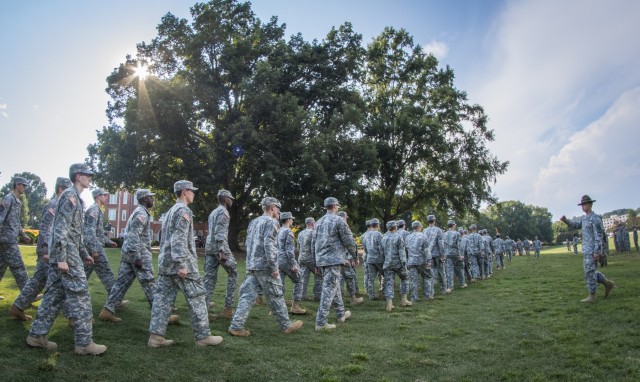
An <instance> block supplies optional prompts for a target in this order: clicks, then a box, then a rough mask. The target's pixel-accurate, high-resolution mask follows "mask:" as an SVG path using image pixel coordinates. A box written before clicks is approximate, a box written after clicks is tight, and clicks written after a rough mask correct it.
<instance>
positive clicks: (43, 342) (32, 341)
mask: <svg viewBox="0 0 640 382" xmlns="http://www.w3.org/2000/svg"><path fill="white" fill-rule="evenodd" d="M27 345H29V346H31V347H34V348H43V349H47V350H56V349H57V348H58V344H56V343H55V342H51V341H49V340H47V337H46V336H42V337H32V336H28V337H27Z"/></svg>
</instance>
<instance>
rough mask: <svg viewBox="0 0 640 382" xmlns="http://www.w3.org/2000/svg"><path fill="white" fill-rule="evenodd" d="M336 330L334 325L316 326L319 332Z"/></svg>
mask: <svg viewBox="0 0 640 382" xmlns="http://www.w3.org/2000/svg"><path fill="white" fill-rule="evenodd" d="M335 328H336V324H326V325H323V326H318V325H316V330H317V331H321V330H332V329H335Z"/></svg>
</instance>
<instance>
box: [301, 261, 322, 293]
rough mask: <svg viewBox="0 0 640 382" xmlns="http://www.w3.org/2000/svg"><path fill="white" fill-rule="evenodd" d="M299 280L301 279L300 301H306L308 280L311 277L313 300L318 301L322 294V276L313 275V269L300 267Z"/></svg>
mask: <svg viewBox="0 0 640 382" xmlns="http://www.w3.org/2000/svg"><path fill="white" fill-rule="evenodd" d="M300 274H301V276H300V278H301V279H302V299H303V300H306V299H307V296H308V294H307V289H308V287H309V279H310V278H311V275H313V299H314V300H317V301H320V295H321V294H322V276H320V275H318V274H316V273H315V267H308V266H305V265H300Z"/></svg>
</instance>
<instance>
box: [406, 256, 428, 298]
mask: <svg viewBox="0 0 640 382" xmlns="http://www.w3.org/2000/svg"><path fill="white" fill-rule="evenodd" d="M420 277H422V280H423V283H422V288H423V289H422V293H423V296H424V297H425V298H427V297H429V296H431V291H430V290H428V288H425V285H430V284H429V282H430V281H431V278H432V277H433V273H432V272H431V268H429V267H428V266H427V265H426V264H419V265H409V296H410V297H411V299H412V300H413V301H417V300H418V284H419V283H420ZM425 281H426V283H425Z"/></svg>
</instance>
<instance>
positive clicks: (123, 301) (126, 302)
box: [116, 300, 129, 309]
mask: <svg viewBox="0 0 640 382" xmlns="http://www.w3.org/2000/svg"><path fill="white" fill-rule="evenodd" d="M127 305H129V300H122V301H120V302H119V303H117V304H116V309H120V308H124V307H125V306H127Z"/></svg>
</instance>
